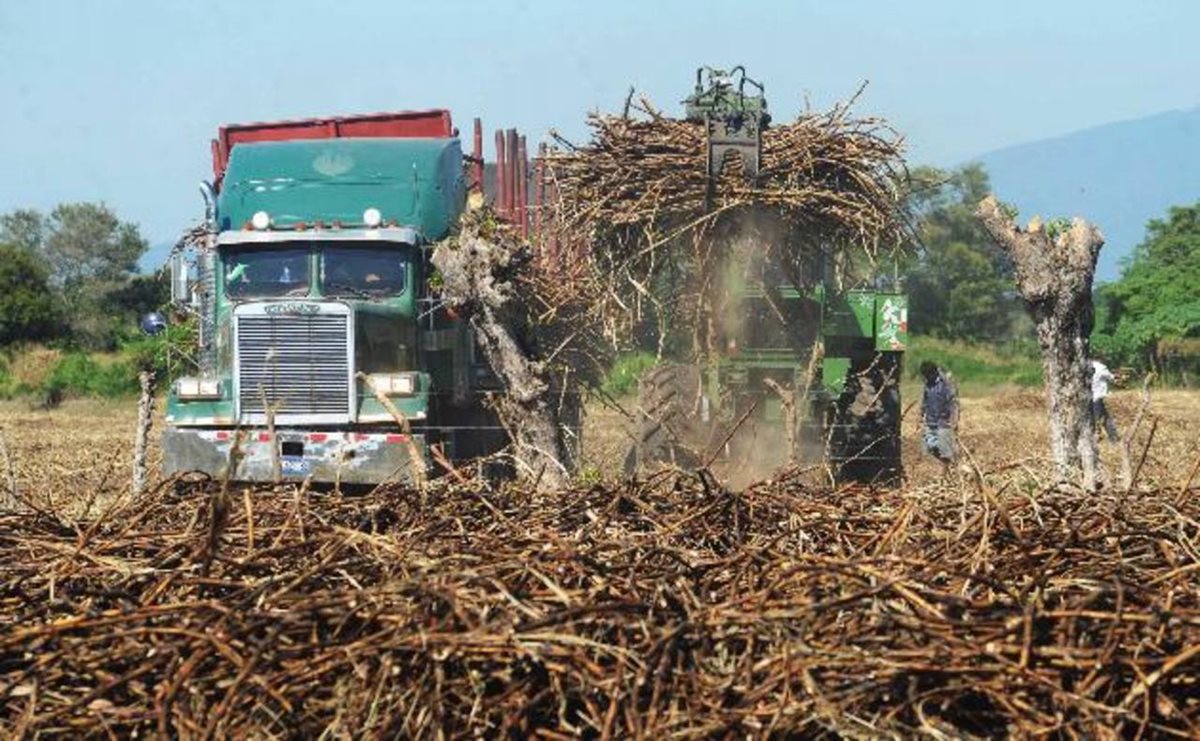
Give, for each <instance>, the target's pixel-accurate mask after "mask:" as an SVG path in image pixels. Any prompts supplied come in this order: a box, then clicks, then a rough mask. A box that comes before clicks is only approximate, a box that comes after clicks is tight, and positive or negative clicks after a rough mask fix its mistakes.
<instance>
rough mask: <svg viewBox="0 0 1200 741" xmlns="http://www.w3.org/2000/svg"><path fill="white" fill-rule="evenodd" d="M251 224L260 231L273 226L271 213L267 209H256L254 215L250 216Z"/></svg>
mask: <svg viewBox="0 0 1200 741" xmlns="http://www.w3.org/2000/svg"><path fill="white" fill-rule="evenodd" d="M250 224H251V225H253V226H254V228H255V229H257V230H259V231H260V232H261V231H264V230H265V229H266V228H267V227H269V226H271V215H270V214H268V213H267V212H266V211H255V212H254V216H252V217H250Z"/></svg>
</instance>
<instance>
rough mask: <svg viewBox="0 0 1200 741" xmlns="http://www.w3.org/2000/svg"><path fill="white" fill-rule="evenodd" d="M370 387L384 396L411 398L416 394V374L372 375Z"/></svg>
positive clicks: (370, 376) (368, 378)
mask: <svg viewBox="0 0 1200 741" xmlns="http://www.w3.org/2000/svg"><path fill="white" fill-rule="evenodd" d="M367 380H369V381H370V383H371V387H372V388H374V389H375V390H377V391H378V392H379V393H381V394H383V395H384V396H412V395H413V394H415V393H417V374H416V373H372V374H371V375H369V376H367Z"/></svg>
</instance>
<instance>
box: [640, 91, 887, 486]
mask: <svg viewBox="0 0 1200 741" xmlns="http://www.w3.org/2000/svg"><path fill="white" fill-rule="evenodd" d="M705 78H706V79H705ZM684 104H685V107H686V115H687V118H688V119H689V120H692V121H695V122H698V123H702V124H704V126H705V130H706V133H707V137H708V150H707V168H708V175H709V182H710V187H709V196H710V198H711V195H712V193H713V187H712V186H713V183H714V182H715V180H716V179H717V178H718V177H719V176H720V175H721V174H722V172H724V171H725V168H726V167H728V166H730V165H731V160H739V159H740V163H741V169H742V173H743V175H744V176H745V177H746V178H748V179H750V180H751V181H753V180H755V179H757V178H758V177H759V173H760V166H761V161H762V146H763V145H762V137H763V132H764V131H765V130H766V129H767V127H768V125H769V123H770V116H769V114H768V113H767V102H766V98H765V96H764V90H763V86H762V85H761V84H759V83H758V82H755V81H754V80H751V79H750V78H748V77H747V76H746V73H745V70H744V69H743V68H742V67H735V68H734V69H733V70H731V71H730V72H724V71H721V70H715V69H711V68H701V69H699V70H697V73H696V88H695V92H694V93H693V94H692V95H691V96H689V97H688V98H687V99H686V100H685V101H684ZM731 238H732V239H733V240H735V241H737V240H738V239H739V237H738V236H737V235H736V234H734V235H732V236H731ZM760 239H761V238H760ZM726 252H727V253H728V254H729V258H728V259H726V261H725V265H724V266H723V267H722V268H721V272H722V275H721V276H720V280H719V281H718V282H719V283H720V285H721V286H722V287H721V292H720V295H719V296H718V297H717V299H716V301H715V304H716V306H714V308H713V311H714V314H715V315H716V319H717V321H716V322H715V324H716V326H717V327H719V329H718V330H717V332H716V334H717V336H716V337H715V338H713V339H714V341H711V342H710V343H709V348H710V349H709V350H708V351H707V352H703V351H702V352H701V353H700V354H701V356H702V357H701V358H700V360H699V361H698V362H692V363H672V364H667V365H660V366H658V367H656V368H654V369H652V370H651V371H649V372H648V373H646V374H645V375H644V376H643V377H642V379H641V380H640V382H639V397H640V398H639V408H640V411H641V423H640V429H639V431H638V439H637V441H636V443H635V445H634V446H633V448H632V450H631V451H630V455H629V458H628V460H627V466H628V467H630V468H638V467H645V466H648V465H652V464H654V463H657V462H661V461H664V460H670V461H675V462H681V458H682V459H683V460H684V461H689V462H690V461H694V459H695V458H696V457H697V455H700V456H702V457H705V458H709V457H716V458H719V457H721V456H724V457H725V458H726V460H727V461H728V463H729V464H730V466H731V467H733V466H736V465H738V464H739V463H741V462H747V461H751V460H754V461H757V463H759V464H768V465H778V464H781V463H786V462H787V461H788V460H789V459H790V460H793V461H813V460H814V459H821V458H822V457H823V458H824V460H825V461H826V462H827V463H828V464H829V466H830V468H831V470H832V471H833V473H834V475H835V476H837V477H838V478H839V479H841V480H859V481H876V482H884V481H894V480H896V479H897V478H899V476H900V475H901V473H902V468H901V461H900V442H899V440H900V434H899V433H900V416H901V407H900V391H899V380H900V370H901V359H902V357H903V353H904V350H905V346H906V344H907V332H908V302H907V297H906V296H905V295H904V294H902V293H899V292H897V291H894V290H878V289H876V288H874V287H873V286H874V285H875V283H874V282H871V283H870V284H869V285H871V286H872V287H869V288H866V287H856V288H843V287H842V286H843V285H844V280H839V279H838V276H837V275H836V274H835V273H836V271H835V270H834V266H833V265H831V264H829V263H830V260H828V259H827V258H828V256H827V255H826V254H825V251H824V250H821V249H812V250H811V251H810V252H811V254H808V255H806V257H805V258H804V259H803V261H802V262H803V267H802V269H801V270H799V271H797V270H796V269H794V266H793V269H790V270H789V269H785V266H781V265H776V264H771V262H770V260H761V259H755V257H754V255H753V254H751V255H750V256H747V254H746V252H745V251H741V250H739V248H738V246H737V245H736V244H733V245H730V249H729V250H727V251H726ZM751 252H752V253H757V254H760V255H761V254H762V251H761V250H760V249H755V250H752V251H751ZM780 253H781V252H775V253H771V254H780ZM798 272H800V273H803V274H805V277H804V278H803V279H800V280H797V279H796V278H797V274H798ZM843 277H844V276H843ZM784 441H787V442H788V443H789V444H791V445H792V446H794V447H793V449H792V450H787V449H786V446H784V445H782V444H781V443H783V442H784Z"/></svg>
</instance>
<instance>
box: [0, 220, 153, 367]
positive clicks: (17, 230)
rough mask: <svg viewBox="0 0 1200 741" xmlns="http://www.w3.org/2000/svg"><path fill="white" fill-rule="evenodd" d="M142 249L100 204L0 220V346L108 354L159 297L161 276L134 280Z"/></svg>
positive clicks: (132, 230) (134, 233) (131, 229)
mask: <svg viewBox="0 0 1200 741" xmlns="http://www.w3.org/2000/svg"><path fill="white" fill-rule="evenodd" d="M146 248H147V243H146V240H145V238H143V237H142V235H141V234H140V233H139V231H138V228H137V226H136V225H134V224H131V223H129V222H126V221H122V220H121V219H120V218H118V216H117V215H116V213H114V212H113V210H112V209H111V208H109V207H108V206H106V205H104V204H102V203H64V204H60V205H59V206H57V207H55V208H54V210H52V211H51V212H50V213H49V214H43V213H41V212H39V211H36V210H33V209H17V210H15V211H11V212H9V213H6V214H3V215H0V346H5V347H10V346H12V345H14V344H21V343H28V342H41V343H50V344H54V345H57V346H60V347H64V348H70V349H79V350H113V349H116V347H117V346H118V344H119V343H120V342H121V341H122V340H123V339H125V338H126V337H127V336H128V335H129V334H130V332H131V330H132V328H133V327H135V326H136V321H137V317H138V316H139V315H140V314H142V313H144V312H146V311H151V310H153V309H155V308H157V307H159V306H161V305H162V304H163V303H164V302H165V300H166V298H167V295H166V294H167V291H168V290H169V289H168V285H167V282H166V280H165V279H164V278H161V277H154V276H140V275H137V274H136V271H137V262H138V259H139V258H141V256H142V255H143V254H144V253H145V251H146Z"/></svg>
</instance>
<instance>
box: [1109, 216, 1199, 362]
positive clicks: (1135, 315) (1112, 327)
mask: <svg viewBox="0 0 1200 741" xmlns="http://www.w3.org/2000/svg"><path fill="white" fill-rule="evenodd" d="M1096 308H1097V311H1096V330H1095V332H1094V333H1093V334H1092V344H1093V346H1094V347H1095V348H1096V349H1097V350H1099V351H1100V352H1102V353H1104V354H1106V355H1108V356H1110V358H1111V360H1112V361H1113V362H1115V363H1119V364H1122V365H1130V366H1133V367H1135V368H1138V369H1139V370H1145V369H1147V368H1159V365H1160V363H1161V361H1163V359H1164V358H1165V357H1167V356H1173V355H1176V354H1177V353H1173V352H1170V348H1171V347H1174V346H1175V345H1173V344H1172V341H1174V340H1181V339H1185V338H1194V337H1200V202H1197V203H1196V204H1193V205H1191V206H1175V207H1172V208H1171V209H1170V210H1169V211H1168V213H1167V217H1166V218H1165V219H1154V220H1152V221H1151V222H1150V223H1149V224H1147V226H1146V239H1145V241H1143V242H1142V244H1141V245H1139V246H1138V247H1137V249H1136V250H1135V251H1134V253H1133V255H1132V256H1131V257H1130V258H1129V259H1128V260H1127V261H1126V262H1125V265H1124V269H1123V270H1122V271H1121V278H1120V279H1119V280H1117V281H1116V282H1115V283H1110V284H1107V285H1104V286H1101V287H1100V289H1099V290H1098V291H1097V293H1096ZM1176 344H1178V343H1176ZM1160 370H1161V369H1160Z"/></svg>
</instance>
